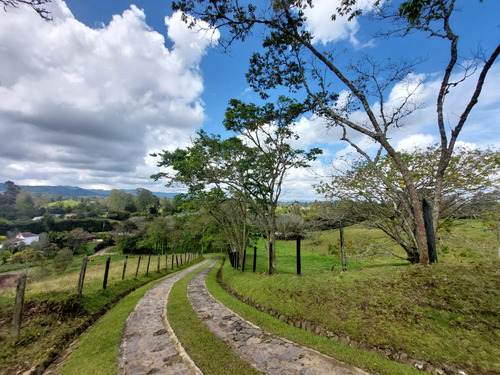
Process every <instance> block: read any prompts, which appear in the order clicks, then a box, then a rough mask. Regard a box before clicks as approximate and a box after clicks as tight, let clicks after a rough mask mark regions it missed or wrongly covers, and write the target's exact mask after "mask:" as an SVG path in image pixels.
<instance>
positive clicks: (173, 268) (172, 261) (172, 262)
mask: <svg viewBox="0 0 500 375" xmlns="http://www.w3.org/2000/svg"><path fill="white" fill-rule="evenodd" d="M173 269H174V253H172V270H173Z"/></svg>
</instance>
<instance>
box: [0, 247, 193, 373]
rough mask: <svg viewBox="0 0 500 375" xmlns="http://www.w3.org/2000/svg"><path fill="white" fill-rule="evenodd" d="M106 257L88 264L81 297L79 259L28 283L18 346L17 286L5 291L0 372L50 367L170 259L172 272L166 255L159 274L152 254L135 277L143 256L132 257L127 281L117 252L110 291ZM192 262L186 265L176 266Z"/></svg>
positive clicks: (0, 320) (1, 295)
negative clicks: (13, 334) (14, 327)
mask: <svg viewBox="0 0 500 375" xmlns="http://www.w3.org/2000/svg"><path fill="white" fill-rule="evenodd" d="M105 259H106V257H95V261H94V262H89V263H88V270H87V274H86V276H85V285H84V288H83V295H81V296H78V295H77V294H76V286H77V282H78V274H79V270H80V262H81V260H79V259H77V260H75V261H74V262H73V263H72V265H71V266H70V267H69V268H68V269H67V270H66V271H65V273H63V274H59V275H57V274H54V275H52V276H50V277H49V278H46V279H43V280H41V281H39V282H36V281H33V282H28V286H27V289H26V297H25V311H24V313H23V324H22V328H21V337H20V340H19V342H17V343H16V344H15V345H13V344H12V343H11V342H10V341H9V330H10V322H11V320H10V319H11V315H12V306H13V298H14V297H13V290H12V288H11V290H3V291H2V292H1V293H0V304H1V305H0V374H12V373H16V372H17V371H19V370H21V369H26V367H27V366H29V367H33V366H40V367H44V366H46V365H47V364H48V363H50V362H51V361H52V360H53V359H54V358H55V357H56V356H57V355H59V353H60V352H61V351H62V350H63V349H64V347H65V346H66V345H67V343H68V342H71V341H72V340H73V339H75V338H76V337H77V336H78V335H79V334H81V332H83V330H85V328H86V327H88V325H89V324H91V323H92V322H93V321H95V319H96V318H98V317H99V316H100V315H102V313H103V312H105V311H106V310H107V309H109V308H110V307H111V306H112V305H113V304H114V303H116V302H117V301H118V300H119V299H121V298H122V297H123V296H125V295H126V294H128V293H129V292H130V291H132V290H134V289H136V288H138V287H139V286H141V285H144V284H146V283H148V282H150V281H152V280H156V279H158V278H161V277H163V276H165V275H166V274H167V273H171V272H172V270H171V269H170V266H171V263H169V267H168V272H167V271H166V270H165V269H164V268H163V267H164V265H165V263H164V258H163V259H162V262H163V263H162V264H163V266H162V268H161V270H160V272H157V263H156V262H157V257H156V258H155V257H152V258H151V264H150V269H149V274H148V275H146V274H145V273H146V267H147V258H146V259H142V261H141V264H140V269H139V273H138V277H137V278H134V276H135V271H136V266H137V262H138V258H129V261H128V263H127V273H126V277H125V280H123V281H122V280H121V276H122V271H123V257H121V258H120V257H118V256H113V257H112V262H111V267H110V272H109V279H108V285H107V289H106V290H104V289H102V281H103V274H104V264H105ZM113 260H114V261H113ZM145 260H146V261H145ZM153 260H154V261H153ZM197 261H199V260H197ZM197 261H195V262H197ZM190 264H193V262H191V263H190ZM188 265H189V264H187V265H186V264H184V265H183V266H182V267H179V268H176V270H178V269H183V268H185V267H186V266H188Z"/></svg>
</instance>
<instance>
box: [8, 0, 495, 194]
mask: <svg viewBox="0 0 500 375" xmlns="http://www.w3.org/2000/svg"><path fill="white" fill-rule="evenodd" d="M336 2H338V1H337V0H316V1H315V4H316V7H315V9H314V10H313V11H311V13H310V14H309V23H308V25H307V27H308V28H309V29H310V30H311V31H313V32H314V34H315V35H316V44H317V45H318V46H320V48H324V49H333V48H334V49H335V50H336V51H342V53H339V57H338V59H339V61H340V65H342V64H343V63H348V62H349V61H355V60H356V59H357V57H358V56H359V55H360V54H362V53H364V54H368V55H370V56H373V57H375V58H377V59H379V60H384V59H386V58H387V57H391V58H397V57H404V58H408V59H414V58H424V59H425V61H424V62H423V63H422V64H421V65H419V66H418V67H417V68H416V70H415V71H414V72H413V76H412V77H411V78H412V79H414V80H415V82H420V83H421V91H422V92H421V98H422V100H423V101H425V102H428V104H429V105H428V106H427V107H426V108H425V109H424V110H422V111H420V112H419V113H416V114H415V115H413V116H412V117H410V118H409V119H408V123H407V125H406V126H405V127H404V128H402V129H401V130H399V131H398V132H396V133H394V134H393V143H394V144H395V145H397V147H398V148H400V149H402V148H412V147H415V146H425V145H427V144H429V143H432V142H435V141H436V140H437V138H436V131H435V126H434V122H435V115H434V113H435V109H434V106H433V105H434V100H435V99H434V97H435V93H436V87H437V86H436V85H437V82H438V79H439V75H440V72H442V69H443V66H444V64H446V61H447V60H446V59H447V49H446V47H443V46H444V45H443V44H442V43H441V42H439V41H434V40H429V39H428V38H426V37H425V36H423V35H412V36H409V37H406V38H392V39H390V40H386V39H382V38H375V37H374V33H375V31H376V30H377V29H376V28H378V27H379V24H375V23H373V22H371V21H369V20H366V19H360V20H359V21H354V22H351V23H348V22H343V21H341V22H336V23H332V22H331V20H330V19H329V16H328V14H329V13H330V10H332V9H335V4H336ZM369 3H370V0H363V4H364V6H365V11H366V12H369V9H370V8H369ZM132 4H134V5H132ZM457 6H458V8H460V11H459V12H458V13H457V16H456V18H455V19H454V25H455V26H456V27H457V29H458V30H459V31H460V32H461V37H462V39H461V43H463V44H461V47H463V49H462V51H463V52H462V53H463V55H462V56H461V57H462V58H465V59H467V58H469V56H472V53H473V52H474V51H476V50H477V48H478V46H481V48H483V50H484V51H486V52H488V51H490V52H491V50H492V49H493V48H494V47H495V46H496V45H497V44H498V43H499V41H500V20H499V19H498V17H497V15H498V14H500V1H496V0H485V1H484V2H483V3H479V1H475V0H458V1H457ZM50 7H51V10H52V11H53V16H54V21H52V22H50V23H47V22H44V21H42V20H41V19H39V17H37V15H36V14H34V12H32V11H31V10H29V9H24V8H19V9H17V10H12V9H9V10H8V11H7V12H3V11H0V66H1V67H2V68H1V69H0V139H2V140H3V142H2V143H3V145H2V148H1V149H0V179H1V180H2V181H6V180H12V181H15V182H16V183H17V184H21V185H25V184H26V185H27V184H30V185H42V184H43V185H59V184H62V185H77V186H81V187H92V188H106V189H110V188H137V187H144V188H148V189H150V190H154V191H166V190H167V189H166V188H164V187H163V184H164V182H158V183H154V182H153V181H152V180H150V179H149V175H151V174H152V173H156V172H157V168H156V167H155V160H154V159H153V158H151V157H149V156H148V155H149V153H151V152H158V151H160V150H162V149H168V150H173V149H175V148H176V147H185V146H187V145H189V142H190V139H191V138H192V137H193V136H194V135H195V132H196V131H197V130H199V129H204V130H206V131H208V132H213V133H221V134H224V130H223V126H222V124H221V122H222V119H223V116H224V111H225V108H226V106H227V103H228V101H229V99H231V98H239V99H241V100H245V101H259V99H258V96H257V95H256V94H255V93H253V92H252V91H251V90H250V89H249V87H248V84H247V83H246V80H245V76H244V75H245V73H246V71H247V69H248V61H249V58H250V56H251V54H252V52H253V51H255V50H257V49H259V48H260V43H261V40H260V38H259V36H258V35H257V36H256V37H253V38H249V39H247V41H246V42H245V43H244V44H243V43H236V44H235V45H233V47H232V48H231V49H230V50H229V51H227V53H224V52H223V51H222V50H221V49H220V48H219V47H217V46H216V40H215V39H217V38H216V37H217V35H215V37H214V35H211V36H210V37H209V36H207V35H201V34H200V33H198V34H193V33H192V32H191V31H189V30H187V29H186V28H185V25H184V24H183V23H182V22H181V21H180V18H179V15H176V14H173V13H172V10H171V8H170V2H169V1H158V0H147V1H135V2H130V1H122V0H113V1H111V0H85V1H83V0H67V1H65V2H63V1H62V0H54V1H53V2H52V4H51V5H50ZM166 17H167V18H166ZM222 32H223V33H224V31H222ZM222 36H224V34H223V35H222ZM498 82H500V63H499V62H497V63H496V64H495V65H494V67H493V68H492V70H491V71H490V74H489V76H488V81H487V84H486V85H485V87H484V90H483V94H482V96H481V99H480V102H479V104H478V106H477V107H476V108H475V109H474V112H473V113H472V115H471V117H470V119H469V122H468V124H467V125H466V127H465V128H464V130H463V132H462V134H461V136H460V138H459V140H460V142H461V143H465V144H467V145H468V147H486V146H488V145H492V146H498V145H500V132H499V131H498V130H499V129H500V126H499V118H500V93H499V92H498V90H497V88H496V85H498ZM397 89H398V87H394V88H393V91H392V92H391V94H393V95H396V93H397ZM470 89H471V87H470V84H469V83H468V82H466V83H464V84H462V85H461V86H460V87H459V89H457V90H456V93H454V95H452V96H451V97H450V100H449V102H448V104H449V108H448V111H449V113H447V116H449V119H450V122H452V121H453V116H456V115H457V114H458V113H460V106H461V105H462V104H463V103H462V102H463V98H464V97H466V95H467V93H468V92H470ZM341 90H342V88H341V87H339V91H341ZM353 116H354V117H356V116H359V118H361V116H362V115H361V114H356V113H354V114H353ZM296 130H297V131H298V133H299V135H300V136H301V139H300V141H299V142H298V143H297V146H298V147H301V148H309V147H321V148H323V149H324V152H325V155H324V157H322V158H321V159H320V160H318V161H317V162H316V163H315V164H314V165H313V169H312V172H306V171H293V172H292V173H291V175H290V177H289V180H288V182H287V186H286V188H285V195H284V197H283V199H286V200H294V199H297V200H311V199H315V198H318V196H317V195H316V194H315V193H314V189H313V188H312V187H311V186H312V184H314V183H317V182H318V176H319V177H321V176H325V175H327V174H328V173H330V171H331V167H330V164H331V163H333V162H335V160H336V158H337V157H339V156H344V155H346V154H347V153H348V152H349V149H348V148H346V145H345V144H344V143H342V142H340V141H339V140H338V138H339V137H338V135H339V134H338V132H336V131H335V130H334V131H327V130H326V129H325V127H324V124H323V123H322V122H321V121H320V120H318V119H315V118H313V117H311V116H310V115H309V116H303V117H302V118H300V119H299V121H298V123H297V124H296ZM357 140H358V142H360V143H361V144H365V146H366V148H367V149H370V147H372V146H371V145H370V144H369V143H368V142H366V140H364V139H362V138H361V137H359V138H358V139H357Z"/></svg>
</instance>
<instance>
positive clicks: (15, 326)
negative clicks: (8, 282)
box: [10, 272, 26, 343]
mask: <svg viewBox="0 0 500 375" xmlns="http://www.w3.org/2000/svg"><path fill="white" fill-rule="evenodd" d="M25 290H26V272H23V273H21V275H19V278H18V279H17V287H16V301H15V302H14V313H13V316H12V328H11V331H10V339H11V340H12V342H13V343H16V342H17V341H18V340H19V336H20V333H21V317H22V314H23V305H24V291H25Z"/></svg>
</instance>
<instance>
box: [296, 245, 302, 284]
mask: <svg viewBox="0 0 500 375" xmlns="http://www.w3.org/2000/svg"><path fill="white" fill-rule="evenodd" d="M301 272H302V264H301V260H300V236H298V237H297V275H300V274H301Z"/></svg>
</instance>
